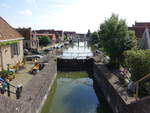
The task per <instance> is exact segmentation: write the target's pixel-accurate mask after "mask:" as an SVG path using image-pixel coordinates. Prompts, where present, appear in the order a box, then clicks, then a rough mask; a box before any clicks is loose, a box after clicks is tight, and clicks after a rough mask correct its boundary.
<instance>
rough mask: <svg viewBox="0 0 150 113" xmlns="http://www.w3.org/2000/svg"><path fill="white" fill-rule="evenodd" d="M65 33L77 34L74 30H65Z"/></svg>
mask: <svg viewBox="0 0 150 113" xmlns="http://www.w3.org/2000/svg"><path fill="white" fill-rule="evenodd" d="M64 34H76V32H74V31H64Z"/></svg>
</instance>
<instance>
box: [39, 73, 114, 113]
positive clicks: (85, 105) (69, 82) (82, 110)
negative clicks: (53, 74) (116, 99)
mask: <svg viewBox="0 0 150 113" xmlns="http://www.w3.org/2000/svg"><path fill="white" fill-rule="evenodd" d="M76 75H78V76H76ZM105 108H107V109H108V106H107V105H104V106H103V102H100V103H99V101H98V99H97V97H96V94H95V91H94V89H93V80H92V79H90V78H89V77H87V73H85V72H82V73H81V72H73V73H59V74H58V75H57V79H56V80H55V82H54V84H53V86H52V90H51V92H50V94H49V96H48V99H47V100H46V102H45V105H44V107H43V110H42V113H112V112H107V111H108V110H107V109H106V110H107V111H106V110H105Z"/></svg>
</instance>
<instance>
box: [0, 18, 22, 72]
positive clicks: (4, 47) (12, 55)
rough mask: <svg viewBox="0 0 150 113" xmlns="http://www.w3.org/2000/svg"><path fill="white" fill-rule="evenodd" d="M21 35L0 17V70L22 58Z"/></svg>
mask: <svg viewBox="0 0 150 113" xmlns="http://www.w3.org/2000/svg"><path fill="white" fill-rule="evenodd" d="M23 39H24V38H23V36H22V35H20V34H19V33H18V32H17V31H16V30H15V29H13V28H12V27H11V26H10V25H9V24H8V23H7V22H6V21H5V20H4V19H3V18H1V17H0V70H6V69H7V68H8V64H11V65H16V64H17V63H18V62H21V61H22V60H23Z"/></svg>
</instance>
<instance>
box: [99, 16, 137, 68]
mask: <svg viewBox="0 0 150 113" xmlns="http://www.w3.org/2000/svg"><path fill="white" fill-rule="evenodd" d="M99 37H100V40H101V43H102V47H103V49H104V51H105V52H106V54H107V55H109V57H110V59H111V60H110V63H111V64H113V65H114V66H115V67H116V68H119V66H120V64H121V62H122V61H123V57H122V55H123V52H124V51H125V50H129V49H132V48H134V47H135V46H136V39H135V34H134V32H132V31H128V27H127V24H126V22H125V20H123V19H119V17H118V15H115V14H112V16H111V17H110V18H109V19H107V20H105V21H104V23H102V24H101V25H100V29H99Z"/></svg>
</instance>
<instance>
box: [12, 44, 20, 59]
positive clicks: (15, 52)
mask: <svg viewBox="0 0 150 113" xmlns="http://www.w3.org/2000/svg"><path fill="white" fill-rule="evenodd" d="M19 54H20V45H19V43H16V44H12V45H11V56H12V57H13V56H14V55H19Z"/></svg>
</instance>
